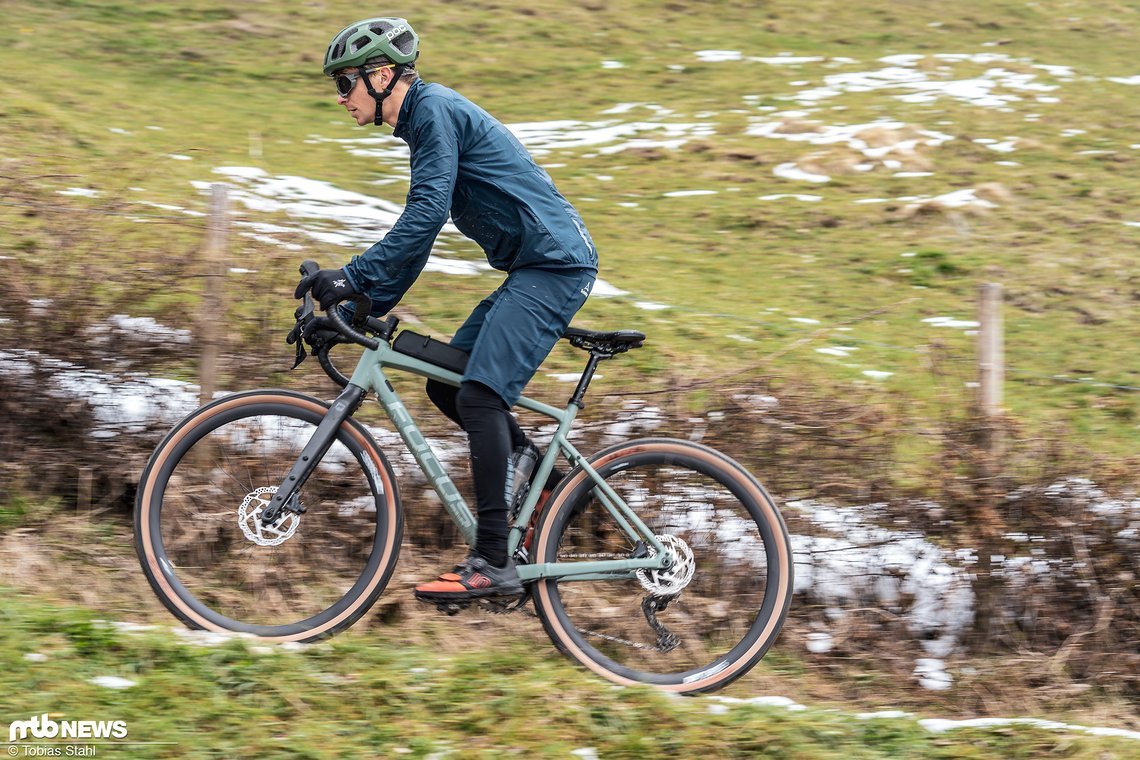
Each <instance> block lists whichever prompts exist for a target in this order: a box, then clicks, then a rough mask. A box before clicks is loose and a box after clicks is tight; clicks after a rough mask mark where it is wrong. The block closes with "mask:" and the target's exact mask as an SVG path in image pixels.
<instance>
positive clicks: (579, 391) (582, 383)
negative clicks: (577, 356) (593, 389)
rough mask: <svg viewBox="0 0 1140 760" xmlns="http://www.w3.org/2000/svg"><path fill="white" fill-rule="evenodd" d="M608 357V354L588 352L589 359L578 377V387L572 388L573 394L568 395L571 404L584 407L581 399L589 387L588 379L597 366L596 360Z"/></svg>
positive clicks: (590, 378)
mask: <svg viewBox="0 0 1140 760" xmlns="http://www.w3.org/2000/svg"><path fill="white" fill-rule="evenodd" d="M609 358H610V355H609V354H600V353H597V352H596V351H591V352H590V361H588V362H586V369H585V371H583V372H582V377H580V378H579V379H578V387H577V388H575V389H574V395H573V396H571V397H570V403H571V404H575V405H577V407H578V408H579V409H585V408H586V403H585V402H584V401H582V399H583V398H584V397H585V395H586V389H587V388H589V387H590V381H591V380H593V379H594V371H595V370H597V368H598V362H600V361H601V360H602V359H609Z"/></svg>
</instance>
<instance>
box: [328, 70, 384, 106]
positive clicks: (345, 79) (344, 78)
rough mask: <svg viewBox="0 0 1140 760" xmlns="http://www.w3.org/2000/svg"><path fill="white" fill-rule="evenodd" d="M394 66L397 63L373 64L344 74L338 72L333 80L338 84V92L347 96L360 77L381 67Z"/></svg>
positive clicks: (344, 96) (342, 95) (343, 96)
mask: <svg viewBox="0 0 1140 760" xmlns="http://www.w3.org/2000/svg"><path fill="white" fill-rule="evenodd" d="M394 66H395V64H391V63H388V64H384V65H383V66H372V67H370V68H366V69H363V70H362V69H357V70H356V71H355V72H352V73H348V72H345V73H343V74H337V75H336V76H335V77H333V82H335V84H336V94H337V95H340V96H341V97H342V98H347V97H348V94H349V93H350V92H352V88H353V87H356V80H357V79H360V77H362V76H364V75H365V74H372V73H375V72H377V71H379V70H380V69H390V68H393V67H394Z"/></svg>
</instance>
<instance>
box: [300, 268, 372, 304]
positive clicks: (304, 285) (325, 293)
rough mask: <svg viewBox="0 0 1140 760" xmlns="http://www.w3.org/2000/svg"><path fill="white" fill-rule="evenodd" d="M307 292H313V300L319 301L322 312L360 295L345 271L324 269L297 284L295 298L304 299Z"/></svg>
mask: <svg viewBox="0 0 1140 760" xmlns="http://www.w3.org/2000/svg"><path fill="white" fill-rule="evenodd" d="M307 290H312V292H313V298H315V299H317V302H318V303H319V304H320V305H321V310H322V311H328V310H329V307H330V306H332V305H333V304H336V303H340V302H341V301H343V300H344V299H346V298H351V297H352V296H355V295H359V293H357V291H356V288H354V287H352V283H350V282H349V281H348V277H347V276H346V275H345V273H344V270H343V269H322V270H320V271H319V272H317V273H316V274H307V275H305V276H304V277H302V278H301V281H300V282H299V283H297V290H296V291H294V293H293V297H294V298H303V297H304V295H305V291H307Z"/></svg>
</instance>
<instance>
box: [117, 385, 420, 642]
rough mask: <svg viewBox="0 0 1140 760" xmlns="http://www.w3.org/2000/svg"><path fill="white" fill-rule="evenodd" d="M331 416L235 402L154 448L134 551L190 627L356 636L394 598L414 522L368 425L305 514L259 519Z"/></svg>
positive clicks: (281, 637) (339, 448) (314, 404)
mask: <svg viewBox="0 0 1140 760" xmlns="http://www.w3.org/2000/svg"><path fill="white" fill-rule="evenodd" d="M327 411H328V407H327V406H326V405H325V404H323V403H322V402H320V401H317V400H316V399H313V398H310V397H308V396H302V395H300V394H296V393H290V392H288V391H251V392H249V393H241V394H237V395H233V396H227V397H226V398H223V399H219V400H218V401H215V402H213V403H211V404H208V405H207V406H204V407H202V408H201V409H198V410H197V411H195V412H193V413H191V414H190V415H189V416H187V417H186V418H185V419H183V420H182V421H181V422H179V423H178V425H177V426H175V428H174V429H173V430H172V431H171V432H170V433H169V434H168V435H167V436H166V438H165V439H164V440H163V441H162V443H161V444H159V446H158V448H157V449H155V452H154V454H153V455H152V456H151V459H150V462H149V463H148V464H147V467H146V470H145V471H144V473H143V476H142V479H141V481H140V482H139V491H138V498H137V500H136V503H135V547H136V550H137V552H138V555H139V560H140V562H141V563H142V567H143V571H144V572H145V573H146V577H147V580H148V581H149V582H150V585H151V587H152V588H153V589H154V591H155V593H156V594H157V595H158V597H159V599H160V600H161V601H162V603H163V604H164V605H165V606H166V607H167V609H169V610H170V611H171V612H172V613H174V615H175V616H177V617H178V618H179V619H181V620H182V621H183V622H185V623H186V624H187V625H189V626H190V627H192V628H199V629H206V630H212V631H236V632H242V633H250V634H253V635H255V636H258V637H261V638H266V639H272V640H277V641H311V640H314V639H319V638H322V637H325V636H331V635H333V634H334V633H337V632H338V631H340V630H343V629H344V628H347V627H348V626H350V625H352V623H353V622H355V621H356V620H357V619H359V618H360V616H361V615H363V614H364V613H365V612H367V610H368V608H369V607H371V606H372V604H373V603H374V602H375V601H376V598H377V597H378V596H379V595H380V592H381V591H383V590H384V586H385V584H386V583H387V582H388V579H389V578H390V576H391V574H392V571H393V569H394V568H395V565H396V559H397V553H398V551H399V547H400V537H401V534H402V532H403V514H402V511H401V509H400V498H399V494H398V493H397V490H396V481H395V477H394V476H393V473H392V468H391V466H390V465H389V463H388V460H387V459H386V458H385V457H384V455H383V454H382V453H381V452H380V451H379V450H378V449H377V448H376V444H375V443H374V442H373V440H372V437H371V436H370V435H369V434H368V432H367V431H366V430H365V429H364V427H363V426H362V425H360V423H358V422H356V421H355V420H352V419H349V420H346V421H345V422H344V423H343V424H342V425H341V427H340V429H339V430H338V431H337V434H336V438H335V440H334V441H333V443H332V446H331V447H330V448H329V450H328V452H327V453H326V454H325V455H324V456H323V457H322V458H321V460H320V462H319V463H318V464H317V467H316V469H315V470H314V471H313V473H312V475H311V476H310V477H309V479H308V481H307V482H306V483H305V484H304V485H303V486H302V487H301V488H300V489H299V491H298V495H299V505H300V507H301V508H302V509H303V511H301V512H300V513H299V514H298V513H297V512H292V511H286V512H285V513H284V516H283V518H282V519H280V520H279V521H278V522H277V523H276V524H275V525H272V526H267V525H264V524H262V521H261V520H260V515H261V510H262V509H263V508H264V507H265V506H267V505H268V503H269V501H270V500H271V499H272V494H274V493H275V492H276V491H277V486H278V485H279V484H280V483H281V482H282V480H283V479H284V477H285V476H286V475H287V474H288V472H289V469H290V468H291V467H292V466H293V463H294V462H295V461H296V460H297V457H298V456H299V455H300V453H301V450H302V449H303V448H304V446H305V444H306V442H308V440H309V439H310V438H311V437H312V435H313V432H314V431H315V430H316V428H317V425H318V424H320V422H321V420H322V419H323V418H324V416H325V414H326V413H327Z"/></svg>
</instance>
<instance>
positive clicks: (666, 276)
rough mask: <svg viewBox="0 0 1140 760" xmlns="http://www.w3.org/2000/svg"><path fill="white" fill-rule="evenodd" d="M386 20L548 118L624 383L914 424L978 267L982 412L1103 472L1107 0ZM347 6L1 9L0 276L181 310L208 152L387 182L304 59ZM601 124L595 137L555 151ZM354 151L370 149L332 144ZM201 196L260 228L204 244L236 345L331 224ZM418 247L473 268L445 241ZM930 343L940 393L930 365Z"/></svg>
mask: <svg viewBox="0 0 1140 760" xmlns="http://www.w3.org/2000/svg"><path fill="white" fill-rule="evenodd" d="M407 12H408V13H409V14H411V19H410V20H411V21H412V22H413V23H414V24H415V26H416V28H417V29H418V30H419V31H420V33H421V35H422V37H423V39H424V42H423V48H422V50H423V52H422V57H421V70H422V72H423V74H424V76H425V77H426V78H428V79H429V80H433V81H439V82H442V83H444V84H447V85H451V86H454V87H456V88H457V89H459V90H460V91H462V92H464V93H465V94H467V95H468V96H470V97H471V98H473V99H474V100H476V101H477V102H479V103H481V104H482V105H484V106H485V107H486V108H487V109H488V110H490V111H491V112H493V113H495V114H496V115H497V116H499V117H500V118H501V119H502V120H503V121H504V122H506V123H508V124H512V125H516V126H517V125H524V124H533V123H539V124H544V125H547V126H549V125H551V124H562V126H561V127H559V129H561V130H562V132H560V133H559V134H558V135H555V136H554V138H551V139H552V142H551V143H550V147H549V150H543V151H542V154H541V155H540V162H541V163H543V164H544V165H546V166H548V167H549V171H550V173H551V175H552V176H553V177H554V179H555V181H556V182H557V184H558V186H559V188H560V189H561V190H562V191H563V192H564V194H565V195H566V196H567V197H568V198H570V199H571V200H572V201H574V202H575V203H576V204H577V205H578V206H579V207H580V209H581V210H582V213H583V215H584V217H585V219H586V221H587V223H588V225H589V227H590V229H591V232H592V234H593V236H594V237H595V239H596V240H597V242H598V245H599V249H600V251H601V256H602V273H601V274H602V277H603V278H604V279H605V280H606V281H607V282H609V283H611V284H612V285H614V286H615V287H616V288H619V289H621V290H622V291H625V292H626V294H625V295H622V296H619V297H614V298H595V299H592V300H591V302H590V303H589V304H588V306H587V307H586V309H585V310H584V311H583V312H582V313H581V315H580V317H579V323H581V324H584V325H589V326H594V327H609V326H613V327H617V326H637V327H641V328H642V329H644V330H645V331H646V332H647V333H648V334H649V335H650V337H651V342H650V343H649V344H648V346H647V350H646V351H644V352H642V353H641V354H640V356H638V357H637V362H636V365H637V370H638V371H637V372H631V373H630V374H629V375H628V380H627V381H626V382H629V383H634V382H636V383H639V384H644V382H645V381H646V380H648V381H649V382H650V383H651V384H653V383H661V384H664V383H666V382H667V381H669V380H674V379H676V378H677V377H682V378H684V377H689V378H693V377H701V376H706V375H708V374H710V373H712V374H722V373H727V372H731V371H734V370H740V369H743V368H749V367H756V368H758V369H757V371H759V372H762V373H764V374H770V375H783V376H789V377H795V378H802V379H805V380H807V381H809V382H812V383H816V384H819V385H821V386H823V387H833V388H834V389H835V391H834V392H835V393H837V394H843V393H845V390H844V389H845V388H850V387H851V386H852V385H853V384H858V385H865V386H869V387H871V388H873V389H876V390H875V391H874V392H875V393H879V394H881V395H882V397H883V398H903V399H907V403H909V404H911V405H912V409H913V411H914V415H915V417H916V418H921V417H923V416H931V415H936V414H937V411H936V408H937V406H938V405H939V404H943V403H946V401H945V399H946V395H947V394H946V385H947V383H948V384H949V386H951V388H952V389H957V390H954V391H953V393H952V394H951V395H952V396H953V398H954V399H955V403H958V402H960V401H961V399H962V398H964V397H965V395H966V393H965V392H964V391H963V390H962V386H963V385H964V384H965V383H966V382H968V381H971V380H973V379H974V377H973V376H974V367H973V351H974V349H973V341H974V339H973V337H972V335H971V334H970V333H971V328H970V326H969V324H968V323H969V322H971V321H972V320H974V319H975V310H976V303H975V302H976V292H977V288H978V286H979V284H981V283H982V282H989V281H993V282H999V283H1001V284H1002V285H1003V287H1004V289H1005V325H1006V341H1007V362H1008V364H1009V367H1010V369H1009V381H1008V383H1007V387H1006V405H1007V407H1008V408H1009V410H1010V411H1011V413H1012V414H1013V415H1015V416H1016V417H1018V418H1019V419H1021V420H1022V421H1023V422H1024V424H1025V425H1026V426H1027V431H1028V432H1027V434H1029V435H1034V434H1040V433H1042V431H1050V432H1054V433H1055V431H1057V430H1061V431H1064V432H1065V434H1071V435H1072V436H1073V440H1074V441H1075V442H1076V443H1078V444H1080V445H1083V446H1086V447H1088V448H1089V449H1091V450H1092V451H1094V452H1097V453H1100V454H1103V455H1105V456H1108V457H1112V458H1115V457H1119V456H1123V455H1128V454H1132V453H1135V451H1136V450H1137V442H1138V441H1140V435H1138V428H1140V418H1138V414H1137V406H1138V402H1137V398H1138V396H1137V392H1136V391H1135V388H1136V387H1140V375H1138V374H1137V371H1138V366H1140V365H1138V364H1137V362H1135V361H1134V360H1133V359H1132V354H1133V352H1134V348H1135V346H1136V344H1137V342H1138V340H1140V328H1138V326H1137V321H1136V319H1135V313H1136V307H1137V302H1138V299H1140V280H1138V276H1140V267H1137V265H1136V255H1135V246H1136V243H1137V241H1138V238H1140V227H1138V226H1137V225H1138V223H1140V213H1138V212H1136V211H1135V207H1136V198H1137V195H1138V192H1140V173H1138V172H1137V171H1136V167H1137V165H1138V164H1137V160H1138V159H1140V145H1138V143H1137V139H1138V138H1137V137H1136V136H1135V125H1136V122H1137V116H1140V114H1138V110H1140V108H1138V107H1137V105H1136V103H1137V99H1136V97H1135V96H1136V93H1137V82H1138V81H1140V80H1137V79H1136V77H1137V76H1138V75H1140V71H1138V70H1137V66H1136V64H1135V59H1134V42H1135V39H1136V32H1137V24H1138V23H1140V17H1138V13H1137V9H1136V8H1135V6H1133V5H1131V4H1124V3H1116V4H1107V5H1106V4H1104V3H1092V2H1050V1H1045V2H1037V3H1031V4H1027V3H1021V2H1017V3H1013V2H998V3H992V2H985V3H983V2H979V1H976V0H966V1H965V2H960V3H957V4H955V5H953V6H930V5H922V4H917V5H916V4H908V5H907V6H899V5H898V4H897V3H887V2H877V1H874V2H870V3H863V4H859V5H857V6H852V5H851V4H847V3H839V2H812V3H793V2H785V1H784V0H776V1H774V2H767V3H763V4H757V3H752V2H700V3H697V2H670V3H665V4H660V3H656V2H620V3H619V2H603V1H602V0H597V1H591V2H586V3H574V4H571V3H561V2H557V3H556V2H543V1H541V0H540V1H539V2H528V3H522V2H514V1H513V0H510V1H507V2H472V3H464V4H454V3H443V2H425V3H420V4H418V5H417V6H416V8H414V9H408V11H407ZM357 15H359V9H358V6H354V5H353V4H351V3H347V2H322V3H315V4H298V5H289V6H287V7H281V6H280V5H278V4H272V3H264V2H255V3H243V4H240V5H234V4H226V3H221V2H214V1H212V0H189V1H188V2H181V3H167V2H155V3H147V4H145V6H142V7H135V6H134V5H128V4H124V3H118V2H102V1H99V0H74V1H72V2H48V3H29V2H24V1H23V0H12V1H11V2H7V3H5V24H4V25H3V28H2V29H0V70H3V71H4V72H5V76H4V77H3V79H2V80H0V154H2V155H3V159H2V161H3V162H2V164H0V167H2V169H0V174H2V175H3V180H0V181H2V182H4V185H3V188H4V190H3V194H4V200H3V202H2V203H0V248H3V249H4V251H3V255H5V256H7V257H8V258H9V260H10V262H11V263H10V267H12V268H13V269H14V274H12V275H11V276H10V282H11V283H12V288H13V290H14V292H15V293H16V294H17V295H19V296H23V297H24V298H43V297H55V298H56V299H57V300H58V301H59V302H65V303H68V304H69V307H68V308H69V309H70V310H71V311H72V313H73V314H74V315H75V318H77V319H80V320H82V319H84V318H95V317H96V316H101V315H104V314H106V313H113V312H115V311H127V312H128V313H132V314H136V315H152V316H155V317H157V318H159V319H162V320H165V321H168V322H174V323H177V322H184V321H185V310H186V309H188V308H190V307H192V306H193V305H194V303H195V302H196V300H197V297H198V296H197V294H198V291H199V289H200V288H199V284H198V281H197V280H196V279H194V278H193V277H192V276H191V275H192V274H193V273H194V271H195V267H196V266H197V263H196V261H195V256H196V253H195V252H196V251H197V250H198V248H199V247H200V245H201V241H202V237H203V234H204V232H203V227H204V222H203V220H202V218H201V217H200V216H197V215H195V214H200V213H201V212H204V211H205V210H206V203H207V197H206V194H205V193H204V192H203V191H202V190H201V189H200V188H201V187H203V183H209V182H214V181H220V180H230V181H233V178H232V177H230V176H227V175H220V174H218V173H216V172H215V171H214V170H215V169H217V168H219V167H233V166H240V167H248V168H254V169H259V170H261V171H262V172H264V173H265V175H266V176H268V177H276V178H281V177H300V178H305V179H306V180H311V181H314V182H320V183H326V184H327V186H329V187H332V188H335V189H337V191H339V192H345V193H350V192H351V193H364V194H368V195H370V196H375V197H378V198H380V199H382V200H385V201H389V202H393V203H400V202H402V199H403V194H404V192H405V188H406V167H403V166H402V165H401V161H400V160H399V159H398V157H397V158H392V157H390V156H389V157H385V156H384V155H382V154H383V150H384V149H385V148H386V147H391V144H389V143H386V142H381V143H379V144H378V146H377V145H371V144H368V143H364V144H361V142H360V141H362V140H365V139H367V138H373V137H376V136H377V132H375V131H373V130H365V129H361V128H357V127H355V126H354V125H352V124H351V123H350V122H349V121H348V120H347V118H346V117H345V116H344V114H343V113H342V112H340V110H339V109H338V108H337V106H336V105H335V102H334V101H335V99H334V93H333V91H332V87H331V85H330V83H329V82H328V80H326V79H325V78H323V77H322V76H321V75H320V71H319V66H320V60H321V56H322V54H323V50H324V47H325V45H326V44H327V41H328V39H329V38H330V36H331V34H332V33H333V32H335V31H336V30H337V29H339V28H340V27H341V26H343V25H344V24H345V23H347V22H348V21H349V20H353V19H355V17H356V16H357ZM702 51H705V52H702ZM708 51H720V52H719V53H710V52H708ZM567 122H570V123H572V125H571V126H568V125H567V124H566V123H567ZM631 125H635V126H631ZM637 125H639V126H637ZM868 125H870V126H868ZM609 128H614V129H617V130H618V131H619V132H621V131H622V130H623V129H624V130H625V132H624V133H623V134H625V135H626V136H625V137H622V138H611V139H609V141H608V142H606V141H603V142H601V143H596V144H591V143H590V142H589V140H588V139H587V140H582V139H580V138H583V137H587V138H588V137H590V136H591V135H592V134H593V133H592V132H591V131H590V130H604V129H609ZM388 133H389V130H387V129H386V128H385V129H383V130H381V131H380V134H388ZM568 136H569V138H571V139H565V138H567V137H568ZM574 138H578V139H577V143H578V144H574V143H575V139H574ZM536 139H538V140H539V141H540V142H541V138H536ZM655 143H656V144H655ZM659 143H666V145H664V146H662V145H660V144H659ZM534 144H535V143H532V146H533V145H534ZM369 150H371V151H373V152H374V153H375V152H377V151H378V152H379V153H380V154H381V155H365V156H362V155H356V154H357V153H360V152H368V151H369ZM538 152H539V151H537V150H536V153H538ZM821 177H829V178H830V180H829V181H813V180H819V179H820V178H821ZM192 183H197V186H195V185H194V184H192ZM236 184H237V185H238V187H239V188H241V189H248V187H246V186H245V185H243V184H242V182H241V181H237V183H236ZM948 194H956V195H950V196H949V197H947V196H948ZM234 211H235V213H236V217H235V220H236V221H238V222H245V223H247V224H251V223H252V224H262V225H264V224H276V225H278V226H283V227H285V228H287V230H288V231H287V232H285V233H284V234H278V235H277V236H276V238H275V240H276V242H267V238H271V237H273V236H272V235H264V234H263V235H260V236H259V239H253V238H251V237H248V236H243V235H240V234H237V233H241V232H249V230H250V229H251V228H248V227H238V228H235V231H232V232H231V235H230V247H229V256H230V258H231V263H232V265H233V266H234V267H237V268H242V269H248V270H255V271H254V272H252V273H244V274H233V275H231V279H230V281H229V283H228V288H227V290H228V293H229V296H230V304H231V305H230V307H229V308H230V318H229V320H228V325H229V327H230V329H231V330H232V332H233V336H234V337H233V342H232V346H231V349H232V350H233V351H234V352H235V353H238V352H245V351H254V352H264V351H266V346H276V345H277V341H278V340H279V335H280V331H281V330H282V329H284V328H285V327H286V326H287V324H288V320H289V318H290V314H291V305H290V303H289V297H288V293H289V291H290V289H291V287H292V282H293V281H294V274H293V273H294V272H295V267H296V264H297V262H298V260H299V259H301V258H304V257H312V258H316V259H317V260H319V261H322V262H325V263H326V264H329V265H332V264H337V263H341V262H344V261H346V260H347V259H348V257H349V256H350V255H352V254H353V253H355V252H358V250H359V249H360V247H361V246H356V247H353V246H348V247H345V246H341V245H336V244H333V243H327V242H325V243H322V242H320V241H318V240H315V239H314V238H312V237H308V236H306V235H304V234H300V233H298V232H297V230H298V229H304V228H305V227H306V225H311V226H316V227H321V225H322V224H323V226H324V227H323V228H324V229H327V230H328V231H336V228H337V225H336V224H335V223H332V224H330V223H329V222H328V219H325V220H324V221H323V222H317V221H314V220H311V219H306V218H305V217H304V216H303V215H302V216H301V217H300V218H299V220H298V217H297V215H296V213H294V214H293V215H292V216H291V215H290V214H289V213H285V212H282V211H276V212H274V211H258V210H256V209H253V208H250V207H249V205H248V204H246V203H243V202H235V203H234ZM342 227H343V225H342ZM358 234H363V238H362V239H367V238H368V233H367V232H364V233H359V232H358ZM378 235H379V232H377V234H376V236H378ZM444 243H445V252H446V253H447V254H448V256H449V257H451V258H454V259H459V260H465V261H477V260H478V259H479V258H480V254H479V252H478V251H477V250H475V249H474V247H473V246H472V245H471V244H469V243H464V242H462V241H461V240H459V238H458V237H457V236H451V237H450V238H448V237H447V236H445V240H444ZM283 246H290V247H283ZM496 277H497V275H495V274H493V273H485V274H481V275H469V276H460V275H448V274H443V273H431V272H429V273H428V274H426V275H425V276H424V277H423V278H422V279H421V281H420V283H419V284H418V285H417V287H416V288H414V289H413V291H412V292H411V294H410V295H409V297H408V299H407V300H406V301H405V307H406V308H407V309H409V310H410V311H412V312H414V313H415V314H416V315H417V316H418V317H419V318H420V319H421V320H422V321H423V322H425V323H426V324H427V325H428V326H429V328H430V329H432V330H433V331H434V332H436V333H443V334H446V333H448V332H449V331H450V330H451V329H453V328H454V326H455V324H456V323H457V321H458V320H459V319H461V318H462V317H463V316H464V315H465V314H466V312H467V310H468V309H469V307H470V305H471V304H473V303H474V302H475V300H476V299H477V298H478V297H480V296H481V295H483V294H485V293H486V292H488V291H489V290H490V289H491V288H492V287H493V286H494V283H495V278H496ZM647 304H655V305H657V306H664V307H667V308H647V307H646V305H647ZM19 317H20V315H19V314H17V319H19ZM939 318H941V319H939ZM930 320H933V321H930ZM935 344H936V345H938V346H940V348H939V349H938V350H939V351H940V352H942V354H944V355H946V356H949V357H950V358H951V362H950V364H949V365H946V366H948V367H949V380H946V379H945V378H942V379H939V378H935V377H934V376H933V374H932V371H931V369H930V362H931V360H930V356H931V353H930V347H931V346H932V345H935ZM821 349H822V350H823V351H821ZM272 350H273V351H274V352H276V351H278V350H279V349H277V348H275V347H274V348H272ZM570 361H571V360H570V359H568V358H565V357H563V356H561V355H559V356H558V357H556V359H555V360H554V363H553V366H554V367H555V369H556V370H558V369H561V370H562V371H566V367H571V366H574V365H572V364H571V363H570ZM189 366H190V365H187V367H189ZM887 373H890V374H887ZM1058 378H1061V379H1058ZM1067 381H1072V382H1067ZM615 382H619V383H620V382H622V381H615ZM940 385H941V387H940ZM1114 386H1115V387H1114Z"/></svg>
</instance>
